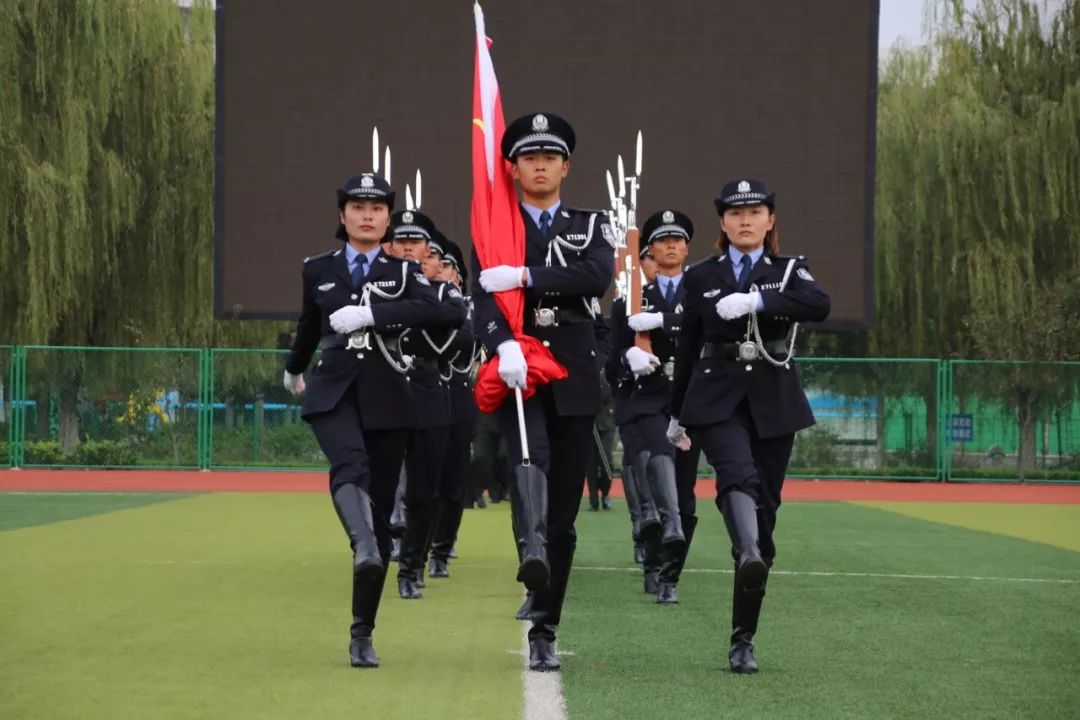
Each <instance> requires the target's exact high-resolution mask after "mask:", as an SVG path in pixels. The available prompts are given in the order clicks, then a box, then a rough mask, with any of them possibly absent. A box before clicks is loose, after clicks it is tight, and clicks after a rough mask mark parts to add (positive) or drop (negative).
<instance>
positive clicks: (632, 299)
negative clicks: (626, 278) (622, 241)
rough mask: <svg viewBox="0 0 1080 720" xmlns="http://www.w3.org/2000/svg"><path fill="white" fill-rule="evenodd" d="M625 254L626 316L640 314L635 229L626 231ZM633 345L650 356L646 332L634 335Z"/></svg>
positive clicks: (637, 234) (638, 242) (638, 246)
mask: <svg viewBox="0 0 1080 720" xmlns="http://www.w3.org/2000/svg"><path fill="white" fill-rule="evenodd" d="M626 252H627V255H628V256H629V257H628V260H629V261H630V262H629V266H630V282H629V283H628V285H627V289H626V294H627V298H626V316H627V317H630V316H631V315H636V314H637V313H639V312H641V233H640V231H639V230H638V229H637V228H636V227H632V228H629V229H628V230H627V231H626ZM634 345H635V346H637V347H639V348H641V349H642V350H644V351H645V352H647V353H650V354H652V338H651V337H650V336H649V333H647V332H639V333H635V334H634Z"/></svg>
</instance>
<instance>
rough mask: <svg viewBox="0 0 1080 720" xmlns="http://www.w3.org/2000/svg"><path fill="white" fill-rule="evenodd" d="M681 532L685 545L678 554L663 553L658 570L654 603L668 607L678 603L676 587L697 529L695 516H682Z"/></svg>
mask: <svg viewBox="0 0 1080 720" xmlns="http://www.w3.org/2000/svg"><path fill="white" fill-rule="evenodd" d="M682 526H683V532H684V533H685V534H686V544H685V545H684V546H683V547H682V548H680V549H679V551H678V552H671V551H669V550H666V549H665V551H664V564H663V566H661V568H660V578H659V589H658V590H657V593H656V602H657V603H659V604H661V605H669V604H674V603H677V602H679V594H678V592H677V591H676V586H677V585H678V584H679V578H680V577H681V576H682V569H683V566H684V565H685V564H686V556H687V555H688V554H689V552H690V543H691V541H693V539H694V530H695V529H696V528H697V516H696V515H684V516H683V518H682Z"/></svg>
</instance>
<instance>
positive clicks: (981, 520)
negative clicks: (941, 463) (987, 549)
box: [852, 502, 1080, 552]
mask: <svg viewBox="0 0 1080 720" xmlns="http://www.w3.org/2000/svg"><path fill="white" fill-rule="evenodd" d="M852 504H853V505H862V506H864V507H872V508H877V509H879V510H886V511H888V512H894V513H898V514H900V515H907V516H908V517H914V518H919V519H920V520H930V521H931V522H939V523H944V524H946V525H955V526H957V527H963V528H968V529H970V530H982V531H984V532H991V533H996V534H998V535H1007V536H1009V537H1015V538H1020V539H1022V540H1031V541H1034V542H1039V543H1044V544H1046V545H1053V546H1055V547H1060V548H1065V549H1066V550H1074V551H1077V552H1080V505H1030V504H1024V505H1006V504H998V503H929V502H858V503H852Z"/></svg>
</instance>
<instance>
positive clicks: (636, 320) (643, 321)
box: [626, 312, 664, 332]
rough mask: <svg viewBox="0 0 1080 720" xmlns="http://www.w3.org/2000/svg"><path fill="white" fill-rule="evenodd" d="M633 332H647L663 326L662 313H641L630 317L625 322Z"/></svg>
mask: <svg viewBox="0 0 1080 720" xmlns="http://www.w3.org/2000/svg"><path fill="white" fill-rule="evenodd" d="M626 322H627V323H628V324H629V325H630V329H631V330H633V331H634V332H648V331H650V330H655V329H656V328H659V327H663V326H664V313H658V312H643V313H637V314H636V315H631V316H630V319H629V320H627V321H626Z"/></svg>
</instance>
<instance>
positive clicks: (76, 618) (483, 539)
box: [0, 494, 522, 720]
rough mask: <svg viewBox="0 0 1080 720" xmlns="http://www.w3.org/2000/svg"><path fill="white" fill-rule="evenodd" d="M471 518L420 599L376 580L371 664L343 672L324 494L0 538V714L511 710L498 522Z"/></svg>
mask: <svg viewBox="0 0 1080 720" xmlns="http://www.w3.org/2000/svg"><path fill="white" fill-rule="evenodd" d="M469 520H470V523H469V528H470V534H469V535H468V536H467V537H463V538H462V539H461V542H460V543H459V552H461V553H462V555H463V556H465V557H467V558H468V560H467V561H466V560H464V559H463V560H462V561H461V562H460V563H455V564H454V565H453V566H452V568H451V573H452V577H451V578H450V579H449V580H434V581H429V582H428V588H427V590H425V598H424V599H423V600H419V601H403V600H400V599H398V598H397V593H396V585H395V583H394V581H393V578H392V577H391V579H390V581H389V582H388V583H387V592H386V594H385V595H384V600H383V604H382V610H381V612H380V616H379V623H378V628H377V629H376V632H375V647H376V650H377V651H378V653H379V654H380V656H381V659H382V661H383V666H382V667H381V668H379V669H378V670H356V669H352V668H350V667H349V665H348V656H347V645H348V627H349V622H350V610H349V607H350V606H349V598H350V587H351V555H350V553H349V549H348V544H347V542H346V540H345V537H344V533H343V532H342V530H341V527H340V525H339V523H338V520H337V518H336V516H335V514H334V511H333V509H332V507H331V504H330V501H329V499H328V498H327V497H326V496H325V495H322V494H311V495H308V494H278V495H259V494H219V495H203V496H199V497H193V498H189V499H186V500H179V501H176V502H171V503H165V504H159V505H155V506H150V507H145V508H142V509H141V510H138V511H132V512H125V513H113V514H110V515H99V516H96V517H90V518H85V519H82V520H77V521H73V522H68V523H60V524H54V525H45V526H39V527H34V528H27V529H23V530H16V531H12V532H7V533H2V534H0V588H3V591H2V592H0V638H2V639H3V640H2V642H0V688H3V689H2V691H0V718H4V719H5V720H14V719H16V718H42V719H44V718H325V717H335V718H342V717H370V718H396V717H419V718H462V717H490V718H511V717H516V716H517V715H518V714H519V712H520V706H521V667H522V657H521V656H520V655H519V654H515V653H516V652H517V651H518V650H519V649H520V646H521V629H520V625H519V624H518V623H517V622H515V621H514V620H513V619H512V616H513V612H514V610H515V609H516V608H517V605H518V604H520V592H519V590H518V588H517V586H516V584H515V583H514V580H513V574H514V564H515V562H516V557H515V555H514V550H513V546H512V545H511V544H510V543H509V542H508V537H509V530H508V529H507V527H506V525H507V522H508V516H507V514H505V513H494V512H493V513H489V514H487V515H482V514H470V515H469ZM494 540H497V541H498V542H495V541H494ZM470 564H471V567H470Z"/></svg>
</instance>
